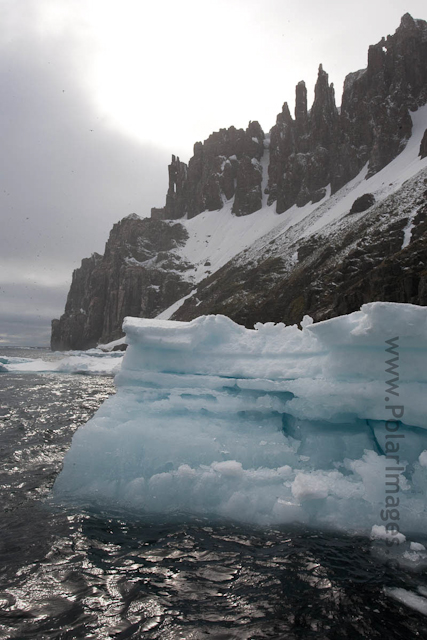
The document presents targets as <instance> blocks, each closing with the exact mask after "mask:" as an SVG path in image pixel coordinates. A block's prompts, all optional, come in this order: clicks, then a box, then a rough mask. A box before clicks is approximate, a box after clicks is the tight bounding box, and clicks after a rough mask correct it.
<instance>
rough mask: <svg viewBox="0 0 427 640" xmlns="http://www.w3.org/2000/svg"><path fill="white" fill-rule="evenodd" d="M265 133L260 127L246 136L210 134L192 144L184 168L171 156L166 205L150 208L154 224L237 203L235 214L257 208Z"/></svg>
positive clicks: (252, 126) (229, 131) (231, 131)
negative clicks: (190, 152) (187, 162)
mask: <svg viewBox="0 0 427 640" xmlns="http://www.w3.org/2000/svg"><path fill="white" fill-rule="evenodd" d="M263 153H264V132H263V130H262V129H261V127H260V125H259V124H258V122H250V123H249V126H248V128H247V129H246V131H244V130H243V129H236V128H235V127H230V128H229V129H220V131H217V132H215V133H212V134H211V135H210V136H209V138H208V139H207V140H205V142H204V143H203V144H202V143H201V142H196V144H195V145H194V155H193V157H192V158H191V160H190V162H189V164H188V167H187V165H186V164H184V163H183V162H181V161H180V160H179V158H175V156H172V162H171V164H170V165H169V188H168V192H167V195H166V204H165V206H164V207H163V208H162V209H159V208H154V209H152V210H151V215H152V217H153V218H156V219H163V220H167V219H171V220H176V219H178V218H182V217H183V216H185V215H187V216H188V217H189V218H193V217H194V216H196V215H198V214H199V213H201V212H202V211H206V210H208V211H215V210H217V209H221V208H222V207H223V205H224V202H225V201H226V200H230V199H231V198H233V197H234V196H236V197H235V200H234V204H233V212H234V213H235V214H236V215H246V214H248V213H253V212H254V211H257V210H258V209H260V208H261V204H262V194H261V181H262V171H261V170H260V166H259V160H260V159H261V158H262V156H263Z"/></svg>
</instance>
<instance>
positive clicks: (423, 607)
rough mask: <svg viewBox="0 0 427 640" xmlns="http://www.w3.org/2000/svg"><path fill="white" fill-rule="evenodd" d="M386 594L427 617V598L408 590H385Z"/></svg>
mask: <svg viewBox="0 0 427 640" xmlns="http://www.w3.org/2000/svg"><path fill="white" fill-rule="evenodd" d="M384 591H385V593H386V594H387V595H388V596H390V597H391V598H394V600H397V601H398V602H400V603H401V604H404V605H405V606H407V607H409V608H410V609H413V610H414V611H418V613H422V614H424V615H425V616H427V598H424V597H423V596H419V595H417V594H416V593H412V591H408V590H407V589H399V588H396V589H384Z"/></svg>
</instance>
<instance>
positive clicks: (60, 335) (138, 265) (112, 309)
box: [51, 215, 190, 350]
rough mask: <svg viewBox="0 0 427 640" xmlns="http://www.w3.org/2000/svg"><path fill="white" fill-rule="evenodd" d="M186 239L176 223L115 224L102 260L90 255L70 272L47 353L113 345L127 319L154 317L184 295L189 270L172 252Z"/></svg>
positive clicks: (132, 220)
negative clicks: (64, 296) (62, 303)
mask: <svg viewBox="0 0 427 640" xmlns="http://www.w3.org/2000/svg"><path fill="white" fill-rule="evenodd" d="M186 239H187V232H186V230H185V228H184V227H183V226H182V225H181V224H179V223H171V222H163V221H160V220H150V219H148V218H143V219H141V218H139V217H138V216H133V215H131V216H129V217H127V218H124V219H123V220H122V221H121V222H118V223H117V224H115V225H114V227H113V229H112V231H111V233H110V237H109V239H108V242H107V244H106V246H105V253H104V255H103V256H101V255H99V254H96V253H95V254H93V255H92V257H91V258H86V259H84V260H83V261H82V265H81V267H80V268H79V269H76V270H75V271H74V273H73V280H72V283H71V288H70V292H69V294H68V298H67V303H66V306H65V312H64V314H63V315H62V316H61V318H60V319H59V320H53V322H52V338H51V348H52V349H53V350H61V349H71V348H72V349H89V348H91V347H94V346H96V345H97V344H98V343H99V342H109V341H111V340H115V339H116V338H119V337H120V336H121V335H123V334H122V330H121V327H122V323H123V318H124V317H125V316H127V315H130V316H136V317H146V318H153V317H155V316H156V315H158V314H159V313H160V312H161V311H163V310H164V309H166V308H167V307H169V306H170V305H171V304H173V303H174V302H175V301H176V300H178V299H180V298H181V297H182V296H184V295H186V294H187V293H188V292H189V291H190V284H189V283H188V282H187V281H185V280H184V278H183V275H184V274H185V271H186V270H187V269H188V265H187V264H186V263H185V262H184V261H183V260H182V259H180V258H179V257H178V256H176V255H175V253H174V251H175V250H176V249H177V248H178V247H180V246H182V244H184V243H185V241H186Z"/></svg>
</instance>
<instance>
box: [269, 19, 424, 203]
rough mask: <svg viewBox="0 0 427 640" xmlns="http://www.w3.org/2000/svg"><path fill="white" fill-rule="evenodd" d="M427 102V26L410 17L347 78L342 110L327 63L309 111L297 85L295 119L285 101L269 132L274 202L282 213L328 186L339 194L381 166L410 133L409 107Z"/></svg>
mask: <svg viewBox="0 0 427 640" xmlns="http://www.w3.org/2000/svg"><path fill="white" fill-rule="evenodd" d="M426 102H427V23H426V22H424V21H423V20H414V19H413V18H412V17H411V16H410V15H409V14H406V15H405V16H404V17H403V18H402V22H401V24H400V26H399V28H398V29H397V31H396V33H395V34H394V35H393V36H388V37H387V39H385V38H383V39H382V40H381V41H380V42H379V43H378V44H376V45H373V46H371V47H370V48H369V53H368V67H367V69H364V70H361V71H357V72H356V73H351V74H349V75H348V76H347V78H346V80H345V83H344V92H343V97H342V106H341V109H340V111H339V112H338V110H337V107H336V105H335V92H334V87H333V85H332V84H329V80H328V75H327V73H325V71H324V70H323V67H322V65H320V68H319V75H318V80H317V84H316V88H315V99H314V103H313V107H312V109H311V111H310V112H308V111H307V91H306V87H305V84H304V83H303V82H301V83H299V84H298V86H297V88H296V101H295V120H293V118H292V117H291V114H290V111H289V107H288V105H287V103H285V104H284V105H283V109H282V113H280V114H279V115H278V117H277V123H276V125H275V126H274V127H273V129H272V131H271V143H270V154H271V160H270V167H269V183H268V190H269V204H272V203H273V202H275V201H277V212H278V213H282V212H284V211H286V210H287V209H289V207H291V206H292V205H294V204H297V205H298V206H300V207H301V206H304V205H305V204H307V202H310V201H312V202H316V201H318V200H320V199H321V198H322V197H323V195H324V193H325V189H326V187H327V186H328V185H331V192H332V193H335V192H336V191H337V190H338V189H340V188H341V187H342V186H343V185H344V184H346V183H347V182H349V181H350V180H352V179H353V178H354V177H355V176H357V174H358V173H359V172H360V170H361V169H362V167H363V166H364V165H365V164H367V163H368V165H369V170H368V175H373V174H374V173H376V172H378V171H380V170H381V169H382V168H383V167H385V166H386V165H387V164H388V163H389V162H391V160H393V158H395V157H396V156H397V155H398V154H399V153H400V152H401V151H402V149H403V148H404V146H405V144H406V142H407V140H408V138H409V137H410V135H411V129H412V122H411V118H410V115H409V110H415V109H416V108H417V107H419V106H421V105H423V104H425V103H426Z"/></svg>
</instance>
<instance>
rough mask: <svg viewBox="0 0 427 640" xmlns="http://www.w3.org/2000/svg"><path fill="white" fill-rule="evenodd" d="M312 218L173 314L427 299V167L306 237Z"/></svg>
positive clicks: (334, 308)
mask: <svg viewBox="0 0 427 640" xmlns="http://www.w3.org/2000/svg"><path fill="white" fill-rule="evenodd" d="M324 206H325V207H326V203H325V205H324ZM320 213H321V212H320ZM307 224H308V223H307V222H306V221H302V222H300V223H299V224H296V225H294V226H293V227H292V232H291V231H289V233H287V234H286V233H284V234H279V233H278V231H277V230H276V229H275V230H274V235H275V236H277V239H275V240H273V241H271V240H270V236H265V237H264V238H263V239H262V241H260V242H259V243H258V244H255V245H254V246H253V247H252V248H251V249H250V250H248V251H247V252H245V253H243V254H240V255H239V256H237V257H236V258H235V259H234V260H232V261H230V262H229V263H228V264H227V265H225V266H224V267H223V268H222V269H220V270H219V271H217V272H216V273H214V274H212V275H211V276H210V277H209V278H206V279H205V280H204V281H203V282H201V283H200V284H199V286H198V287H197V291H196V292H195V294H194V295H193V296H192V297H190V298H188V299H187V300H186V301H184V303H183V304H182V306H181V307H180V308H179V309H178V311H177V312H176V313H175V314H174V315H173V319H174V320H185V321H188V320H192V319H193V318H196V317H198V316H200V315H204V314H210V313H219V314H223V315H226V316H228V317H230V318H231V319H232V320H234V321H235V322H238V323H239V324H242V325H245V326H247V327H249V328H253V326H254V325H255V323H256V322H284V323H285V324H296V323H299V322H301V320H302V318H303V316H304V315H306V314H308V315H310V316H311V317H312V318H313V319H314V320H315V321H320V320H326V319H328V318H332V317H335V316H338V315H342V314H347V313H351V312H353V311H357V310H359V309H360V307H361V305H362V304H364V303H366V302H373V301H377V300H382V301H387V302H405V303H412V304H419V305H423V306H426V305H427V249H426V247H427V169H426V170H424V171H422V172H421V173H420V174H418V175H417V176H415V177H414V178H412V179H410V180H408V181H407V182H406V183H405V184H404V185H403V186H402V187H401V188H400V189H399V190H397V191H396V192H395V193H393V194H391V195H390V196H388V197H386V198H384V200H382V201H381V202H378V203H376V204H374V205H372V206H371V207H369V211H368V212H365V211H361V212H359V214H356V213H350V211H348V213H347V214H346V215H344V216H343V217H341V219H339V220H338V221H337V222H336V223H333V224H329V225H326V226H325V227H324V228H323V229H322V230H320V231H318V232H317V233H313V234H310V235H307V236H305V232H306V229H307Z"/></svg>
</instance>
